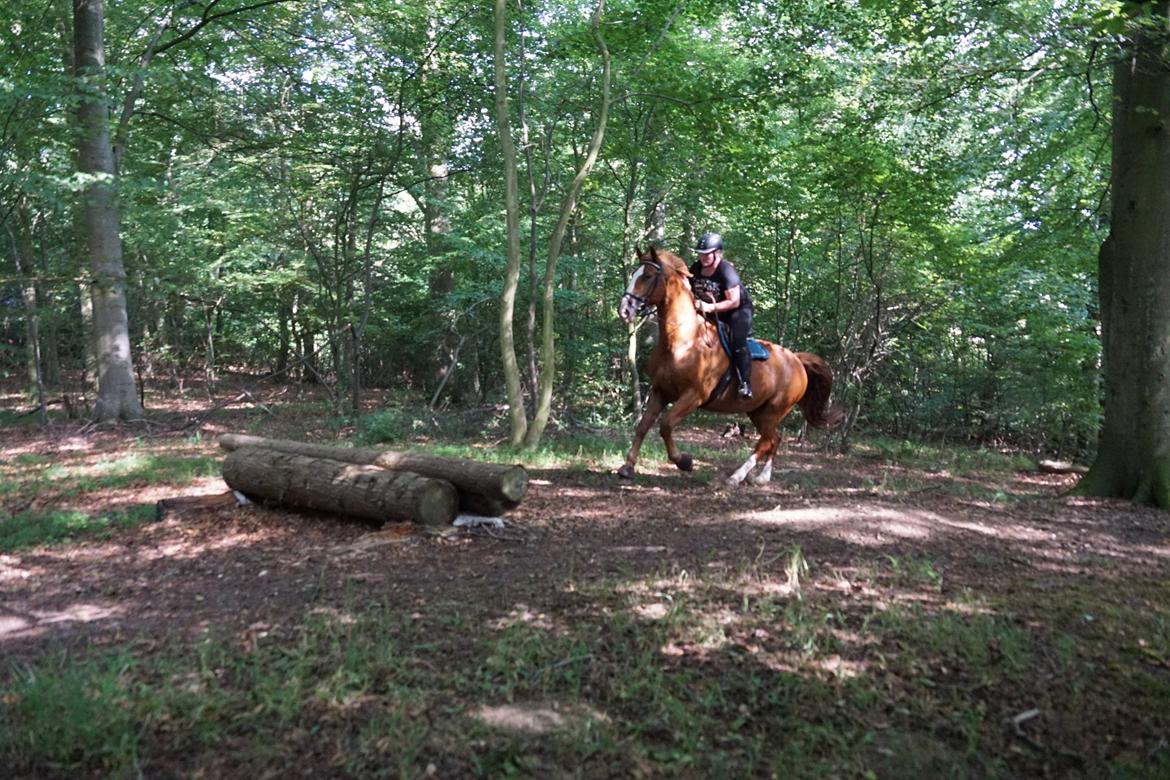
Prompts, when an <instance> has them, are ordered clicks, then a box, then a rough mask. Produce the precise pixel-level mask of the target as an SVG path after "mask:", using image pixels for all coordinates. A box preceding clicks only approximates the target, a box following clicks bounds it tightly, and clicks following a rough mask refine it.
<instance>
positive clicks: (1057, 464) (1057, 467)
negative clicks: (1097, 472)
mask: <svg viewBox="0 0 1170 780" xmlns="http://www.w3.org/2000/svg"><path fill="white" fill-rule="evenodd" d="M1036 468H1038V469H1040V471H1042V472H1044V473H1045V474H1087V473H1088V472H1089V467H1088V466H1081V465H1078V464H1076V463H1069V462H1067V461H1063V460H1042V461H1039V462H1038V463H1037V464H1036Z"/></svg>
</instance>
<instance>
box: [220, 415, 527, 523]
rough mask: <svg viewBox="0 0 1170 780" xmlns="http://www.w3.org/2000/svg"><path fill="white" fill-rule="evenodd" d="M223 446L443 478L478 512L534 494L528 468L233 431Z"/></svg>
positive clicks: (466, 505)
mask: <svg viewBox="0 0 1170 780" xmlns="http://www.w3.org/2000/svg"><path fill="white" fill-rule="evenodd" d="M219 446H221V447H223V448H224V449H225V450H229V451H235V450H238V449H243V448H246V447H255V448H263V449H268V450H273V451H277V452H285V453H289V454H293V455H302V456H305V457H310V458H328V459H331V460H337V461H344V462H346V463H356V464H361V465H371V466H377V467H379V468H383V469H388V470H395V471H398V470H403V471H411V472H414V473H416V474H421V475H422V476H425V477H432V478H434V479H442V480H445V481H447V482H450V483H451V484H453V485H454V486H455V487H456V489H457V490H458V491H459V497H460V505H461V507H462V508H463V509H464V510H466V511H469V512H475V514H493V515H498V514H500V513H501V512H502V511H504V510H506V509H511V508H512V507H515V506H516V505H517V504H519V503H520V499H521V498H523V497H524V494H525V493H526V492H527V490H528V472H527V471H525V470H524V467H523V466H509V465H502V464H498V463H482V462H480V461H475V460H466V459H463V458H443V457H439V456H437V455H425V454H422V453H417V452H394V451H390V450H381V449H376V448H372V447H367V448H353V449H346V448H341V447H330V446H328V445H324V444H309V443H306V442H299V441H286V440H283V439H265V438H262V437H260V436H245V435H242V434H232V433H229V434H224V435H223V436H220V437H219ZM476 496H478V497H479V498H482V499H484V500H483V501H478V502H477V501H474V500H473V499H472V497H476ZM485 506H490V507H497V508H498V509H499V511H493V512H490V513H488V512H483V511H476V509H477V508H478V509H482V508H484V507H485Z"/></svg>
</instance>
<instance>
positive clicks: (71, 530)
mask: <svg viewBox="0 0 1170 780" xmlns="http://www.w3.org/2000/svg"><path fill="white" fill-rule="evenodd" d="M155 516H156V511H155V506H154V504H138V505H135V506H131V507H127V508H126V509H119V510H115V511H112V512H87V511H82V510H80V509H45V510H39V511H27V512H20V513H18V514H15V515H12V516H10V517H8V518H2V519H0V552H13V551H15V550H20V549H23V548H27V547H35V546H37V545H42V544H60V543H62V542H70V541H74V540H78V539H95V538H98V539H100V538H103V537H107V536H108V535H109V534H111V533H113V532H114V531H116V530H119V529H122V528H132V527H134V526H137V525H142V524H144V523H149V522H151V521H153V520H154V519H155Z"/></svg>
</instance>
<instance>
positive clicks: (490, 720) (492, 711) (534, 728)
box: [473, 702, 609, 734]
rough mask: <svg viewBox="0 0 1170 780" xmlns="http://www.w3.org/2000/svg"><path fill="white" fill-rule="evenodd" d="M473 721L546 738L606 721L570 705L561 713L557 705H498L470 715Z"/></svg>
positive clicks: (555, 703) (579, 707)
mask: <svg viewBox="0 0 1170 780" xmlns="http://www.w3.org/2000/svg"><path fill="white" fill-rule="evenodd" d="M473 717H474V718H475V719H476V720H479V721H480V722H482V723H484V724H485V725H487V726H492V727H494V728H501V729H507V730H509V731H519V732H521V733H524V734H548V733H550V732H553V731H561V730H563V729H566V728H572V727H576V726H580V725H584V724H585V723H588V722H597V721H600V722H607V721H608V720H609V718H608V717H606V715H605V714H604V713H602V712H598V711H597V710H595V709H593V708H591V707H585V706H582V705H574V706H573V707H569V708H563V709H562V708H561V706H560V705H559V704H558V703H557V702H552V703H551V704H547V705H544V704H501V705H497V706H494V707H493V706H488V705H484V706H482V707H480V708H479V709H478V710H476V711H475V712H474V713H473Z"/></svg>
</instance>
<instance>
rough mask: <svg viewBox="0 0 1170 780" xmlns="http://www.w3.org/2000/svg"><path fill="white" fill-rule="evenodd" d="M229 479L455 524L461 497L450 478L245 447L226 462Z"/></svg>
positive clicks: (315, 502) (384, 517)
mask: <svg viewBox="0 0 1170 780" xmlns="http://www.w3.org/2000/svg"><path fill="white" fill-rule="evenodd" d="M223 479H224V481H225V482H227V483H228V486H229V487H231V488H232V489H233V490H238V491H239V492H241V493H243V494H244V495H246V496H249V497H252V498H265V499H269V500H271V501H277V502H280V503H282V504H290V505H292V506H299V507H306V508H308V509H320V510H323V511H326V512H336V513H338V514H343V515H349V516H352V517H358V518H362V519H364V520H373V521H375V522H378V523H384V522H387V521H398V522H405V521H414V522H416V523H422V524H425V525H451V523H452V522H454V520H455V515H456V513H457V509H458V506H459V496H458V494H457V493H456V492H455V487H454V486H453V485H452V484H451V483H450V482H445V481H443V480H441V479H430V478H428V477H422V476H419V475H418V474H414V473H412V472H409V471H387V470H386V469H382V468H378V467H377V466H370V465H363V464H358V463H344V462H342V461H338V460H331V459H328V458H312V457H307V456H305V455H294V454H292V453H288V452H278V451H277V450H272V449H267V448H264V447H242V448H240V449H237V450H234V451H233V452H231V453H230V454H229V455H228V456H227V457H226V458H224V461H223Z"/></svg>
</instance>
